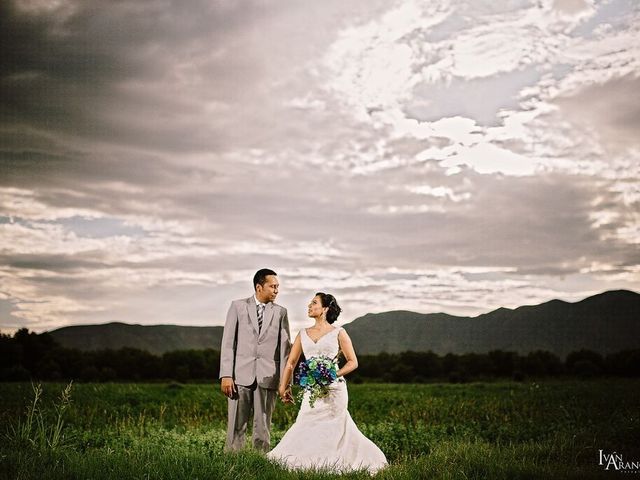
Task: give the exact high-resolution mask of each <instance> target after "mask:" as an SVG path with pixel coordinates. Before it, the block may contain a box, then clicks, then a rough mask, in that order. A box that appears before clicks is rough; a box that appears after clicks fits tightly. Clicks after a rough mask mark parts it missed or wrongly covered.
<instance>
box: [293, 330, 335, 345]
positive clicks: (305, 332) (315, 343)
mask: <svg viewBox="0 0 640 480" xmlns="http://www.w3.org/2000/svg"><path fill="white" fill-rule="evenodd" d="M302 330H304V334H305V335H306V336H307V338H308V339H309V340H311V341H312V342H313V344H314V345H317V344H318V342H319V341H320V340H322V339H323V338H324V337H326V336H327V335H329V334H330V333H333V332H334V331H335V330H340V328H339V327H333V329H332V330H331V331H329V332H327V333H325V334H324V335H322V336H321V337H320V338H318V340H317V341H314V340H313V338H311V336H310V335H309V334H308V333H307V329H306V328H303V329H302Z"/></svg>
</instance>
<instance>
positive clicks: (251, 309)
mask: <svg viewBox="0 0 640 480" xmlns="http://www.w3.org/2000/svg"><path fill="white" fill-rule="evenodd" d="M247 312H248V313H249V319H250V320H251V323H252V325H253V329H254V330H255V331H256V334H257V333H258V310H257V308H256V302H255V300H254V299H253V297H249V298H248V299H247ZM262 321H263V322H264V318H263V319H262ZM263 326H264V324H263Z"/></svg>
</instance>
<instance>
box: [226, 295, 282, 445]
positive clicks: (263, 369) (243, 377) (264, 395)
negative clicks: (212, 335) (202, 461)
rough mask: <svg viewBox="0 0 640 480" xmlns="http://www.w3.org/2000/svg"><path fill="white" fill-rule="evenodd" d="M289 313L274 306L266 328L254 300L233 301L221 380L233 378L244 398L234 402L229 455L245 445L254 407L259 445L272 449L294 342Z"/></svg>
mask: <svg viewBox="0 0 640 480" xmlns="http://www.w3.org/2000/svg"><path fill="white" fill-rule="evenodd" d="M290 338H291V337H290V335H289V319H288V317H287V309H286V308H284V307H282V306H280V305H276V304H275V303H268V304H267V305H266V307H265V309H264V314H263V320H262V328H261V329H258V314H257V310H256V302H255V299H254V297H253V296H251V297H249V298H246V299H242V300H234V301H233V302H231V306H230V307H229V312H228V313H227V320H226V322H225V325H224V333H223V334H222V346H221V349H220V378H222V377H231V378H233V380H234V382H235V383H236V385H237V389H238V395H237V396H235V397H234V398H230V399H229V400H228V424H227V442H226V446H225V449H226V450H227V451H229V450H231V451H236V450H239V449H240V448H242V447H243V446H244V441H245V434H246V431H247V423H248V421H249V415H250V412H251V409H253V411H254V414H253V445H254V447H255V448H257V449H259V450H263V451H268V450H269V449H270V438H271V436H270V429H271V414H272V413H273V409H274V407H275V400H276V393H277V389H278V384H279V382H280V377H281V375H282V373H283V371H284V368H285V365H286V363H287V359H288V357H289V351H290V350H291V340H290Z"/></svg>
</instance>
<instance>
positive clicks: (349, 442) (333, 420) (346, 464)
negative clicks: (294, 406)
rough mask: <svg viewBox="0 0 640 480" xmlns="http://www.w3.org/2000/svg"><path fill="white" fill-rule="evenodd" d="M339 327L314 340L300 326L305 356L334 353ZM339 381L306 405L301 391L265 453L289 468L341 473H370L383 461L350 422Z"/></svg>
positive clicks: (343, 384)
mask: <svg viewBox="0 0 640 480" xmlns="http://www.w3.org/2000/svg"><path fill="white" fill-rule="evenodd" d="M340 330H341V328H335V329H334V330H333V331H331V332H329V333H327V334H325V335H324V336H322V337H320V339H319V340H318V342H314V341H313V340H312V339H311V338H310V337H309V336H308V335H307V332H306V330H305V329H302V330H300V339H301V341H302V352H303V353H304V356H305V358H307V359H309V358H311V357H315V356H320V355H324V356H327V357H331V358H333V357H335V356H336V355H337V354H338V350H339V345H338V334H339V332H340ZM339 380H340V381H338V382H335V383H333V384H331V385H330V387H329V389H330V392H329V395H327V396H326V397H324V398H319V399H317V400H316V401H315V404H314V406H313V408H311V406H310V405H309V393H308V392H305V394H304V398H303V400H302V405H301V406H300V411H299V412H298V417H297V418H296V421H295V422H294V424H293V425H291V428H290V429H289V430H287V432H286V433H285V434H284V437H282V440H281V441H280V443H279V444H278V445H277V446H276V447H275V448H274V449H273V450H271V451H270V452H269V453H267V457H268V458H270V459H272V460H275V461H277V462H279V463H281V464H283V465H284V466H285V467H286V468H289V469H310V468H313V469H329V470H331V471H334V472H340V473H345V472H348V471H352V470H360V469H365V470H368V471H369V473H371V474H373V473H375V472H377V471H378V470H379V469H381V468H382V467H384V466H385V465H387V459H386V458H385V456H384V453H382V451H381V450H380V449H379V448H378V447H377V446H376V445H375V444H374V443H373V442H372V441H371V440H369V439H368V438H367V437H365V436H364V435H363V434H362V432H360V430H358V427H357V426H356V424H355V423H354V422H353V419H352V418H351V415H349V412H348V411H347V403H348V400H349V396H348V393H347V384H346V382H345V381H344V379H343V378H342V377H341V378H340V379H339Z"/></svg>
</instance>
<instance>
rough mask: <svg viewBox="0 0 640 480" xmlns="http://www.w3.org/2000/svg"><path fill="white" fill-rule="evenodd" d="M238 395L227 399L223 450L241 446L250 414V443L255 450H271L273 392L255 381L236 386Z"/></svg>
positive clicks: (230, 450) (274, 394) (274, 403)
mask: <svg viewBox="0 0 640 480" xmlns="http://www.w3.org/2000/svg"><path fill="white" fill-rule="evenodd" d="M236 388H237V389H238V394H237V395H236V396H235V398H229V399H227V402H228V410H229V415H228V423H227V442H226V445H225V450H226V451H228V452H235V451H238V450H240V449H241V448H243V447H244V443H245V435H246V433H247V425H248V423H249V417H250V415H251V411H253V435H252V443H253V447H254V448H255V449H256V450H259V451H262V452H268V451H269V450H270V449H271V415H272V414H273V410H274V408H275V406H276V394H277V392H276V391H275V390H272V389H269V388H263V387H261V386H259V385H258V384H257V383H256V382H254V383H253V385H251V386H248V387H244V386H242V385H236Z"/></svg>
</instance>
